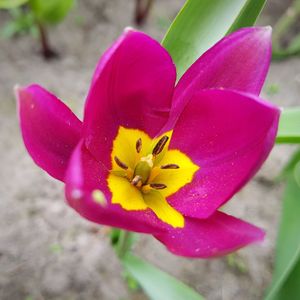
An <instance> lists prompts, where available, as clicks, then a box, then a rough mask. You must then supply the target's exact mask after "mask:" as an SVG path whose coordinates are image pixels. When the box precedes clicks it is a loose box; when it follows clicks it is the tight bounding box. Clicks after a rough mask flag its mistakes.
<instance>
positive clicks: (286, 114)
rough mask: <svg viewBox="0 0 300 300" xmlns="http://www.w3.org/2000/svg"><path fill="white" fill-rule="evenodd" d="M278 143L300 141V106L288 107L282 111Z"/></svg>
mask: <svg viewBox="0 0 300 300" xmlns="http://www.w3.org/2000/svg"><path fill="white" fill-rule="evenodd" d="M276 142H277V143H300V107H294V108H287V109H284V110H283V112H282V113H281V117H280V122H279V128H278V133H277V138H276Z"/></svg>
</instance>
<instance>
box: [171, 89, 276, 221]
mask: <svg viewBox="0 0 300 300" xmlns="http://www.w3.org/2000/svg"><path fill="white" fill-rule="evenodd" d="M279 114H280V113H279V110H278V109H277V108H276V107H274V106H273V105H271V104H269V103H267V102H265V101H263V100H261V99H259V98H257V97H255V96H253V95H249V94H244V93H240V92H235V91H229V90H206V91H202V92H199V93H197V94H196V95H195V96H194V97H193V98H192V99H191V101H190V102H189V103H188V104H187V106H186V107H185V109H184V111H183V112H182V114H181V115H180V117H179V119H178V121H177V123H176V125H175V128H174V131H173V136H172V140H171V142H170V149H178V150H180V151H181V152H183V153H185V154H186V155H187V156H188V157H189V158H190V159H191V160H192V161H193V163H194V164H197V165H198V166H199V167H200V169H199V170H198V171H197V172H196V174H195V175H194V178H193V181H192V182H191V183H190V184H187V185H186V186H184V187H183V188H181V189H180V190H179V191H178V192H177V193H175V194H173V195H171V196H170V197H169V198H168V202H169V203H170V204H171V205H172V206H173V207H174V208H175V209H177V210H179V211H180V212H181V213H183V214H184V215H186V216H191V217H197V218H206V217H208V216H210V215H211V214H212V213H213V212H214V211H215V210H216V209H218V207H220V206H221V205H222V204H224V203H225V202H226V201H227V200H229V199H230V198H231V197H232V196H233V195H234V194H235V193H236V192H237V191H238V190H239V189H240V188H241V187H242V186H243V185H244V184H245V183H246V182H247V181H248V180H249V179H250V178H251V177H252V176H253V175H254V174H255V173H256V171H257V170H258V169H259V168H260V166H261V165H262V163H263V162H264V161H265V159H266V158H267V156H268V154H269V152H270V151H271V149H272V147H273V144H274V141H275V137H276V132H277V128H278V120H279Z"/></svg>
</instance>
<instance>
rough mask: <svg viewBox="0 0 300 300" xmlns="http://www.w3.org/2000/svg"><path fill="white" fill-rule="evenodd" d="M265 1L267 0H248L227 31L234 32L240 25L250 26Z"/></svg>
mask: <svg viewBox="0 0 300 300" xmlns="http://www.w3.org/2000/svg"><path fill="white" fill-rule="evenodd" d="M266 2H267V0H248V1H247V2H246V4H245V5H244V7H243V9H242V10H241V12H240V14H239V16H238V17H237V18H236V20H235V22H234V23H233V24H232V25H231V27H230V29H229V30H228V33H231V32H234V31H236V30H237V29H239V28H242V27H248V26H252V25H253V24H254V23H255V21H256V20H257V18H258V16H259V15H260V13H261V11H262V9H263V8H264V6H265V4H266Z"/></svg>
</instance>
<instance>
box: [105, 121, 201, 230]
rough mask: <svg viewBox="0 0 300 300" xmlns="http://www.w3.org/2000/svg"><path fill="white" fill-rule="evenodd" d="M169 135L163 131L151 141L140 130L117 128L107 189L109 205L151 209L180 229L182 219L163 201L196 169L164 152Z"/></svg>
mask: <svg viewBox="0 0 300 300" xmlns="http://www.w3.org/2000/svg"><path fill="white" fill-rule="evenodd" d="M171 135H172V132H171V131H170V132H166V133H165V134H163V135H162V136H160V137H158V138H155V139H154V140H152V139H151V138H150V137H149V136H148V135H147V134H146V133H144V132H143V131H140V130H137V129H127V128H124V127H120V128H119V131H118V134H117V137H116V138H115V140H114V142H113V150H112V153H111V161H112V170H111V172H110V174H109V176H108V187H109V189H110V191H111V193H112V203H114V204H120V205H121V206H122V208H123V209H126V210H145V209H151V210H152V211H153V212H154V213H155V214H156V216H157V217H158V218H159V219H160V220H161V221H163V222H165V223H167V224H169V225H171V226H172V227H179V228H181V227H183V226H184V217H183V216H182V214H181V213H179V212H178V211H176V210H175V209H174V208H173V207H172V206H171V205H170V204H169V203H168V201H167V199H166V198H167V197H168V196H170V195H172V194H174V193H175V192H177V191H178V190H179V189H180V188H182V187H183V186H185V185H186V184H188V183H190V182H191V181H192V179H193V176H194V174H195V172H196V171H197V170H198V169H199V167H198V166H197V165H195V164H194V163H193V162H192V161H191V159H190V158H189V157H188V156H186V155H185V154H184V153H182V152H180V151H179V150H168V146H169V142H170V139H171ZM115 157H117V159H115ZM175 163H176V164H175ZM164 166H173V167H169V168H165V167H164ZM174 166H176V167H174ZM125 167H127V169H126V170H125V169H124V168H125Z"/></svg>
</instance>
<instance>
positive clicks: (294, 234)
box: [265, 174, 300, 300]
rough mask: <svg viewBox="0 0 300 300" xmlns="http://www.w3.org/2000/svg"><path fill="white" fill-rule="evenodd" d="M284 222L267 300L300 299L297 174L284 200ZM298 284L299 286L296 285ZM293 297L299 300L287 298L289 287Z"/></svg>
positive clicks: (280, 229) (287, 186)
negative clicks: (296, 282)
mask: <svg viewBox="0 0 300 300" xmlns="http://www.w3.org/2000/svg"><path fill="white" fill-rule="evenodd" d="M283 201H284V203H283V211H282V219H281V224H280V228H279V234H278V239H277V246H276V261H275V269H274V274H273V280H272V284H271V287H270V289H269V292H268V294H267V295H266V298H265V300H275V299H276V300H286V299H288V300H291V299H299V295H300V293H299V276H298V277H296V278H294V275H297V274H299V260H300V234H299V233H300V217H299V216H300V187H299V185H298V184H297V183H296V181H295V178H294V176H293V174H291V175H290V176H289V177H288V180H287V185H286V189H285V193H284V198H283ZM296 280H298V284H296V285H295V281H296ZM292 286H293V289H294V290H293V291H292V290H291V291H289V295H292V293H296V294H295V295H298V298H297V297H296V298H295V297H287V296H285V292H286V291H287V287H290V288H291V287H292Z"/></svg>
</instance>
